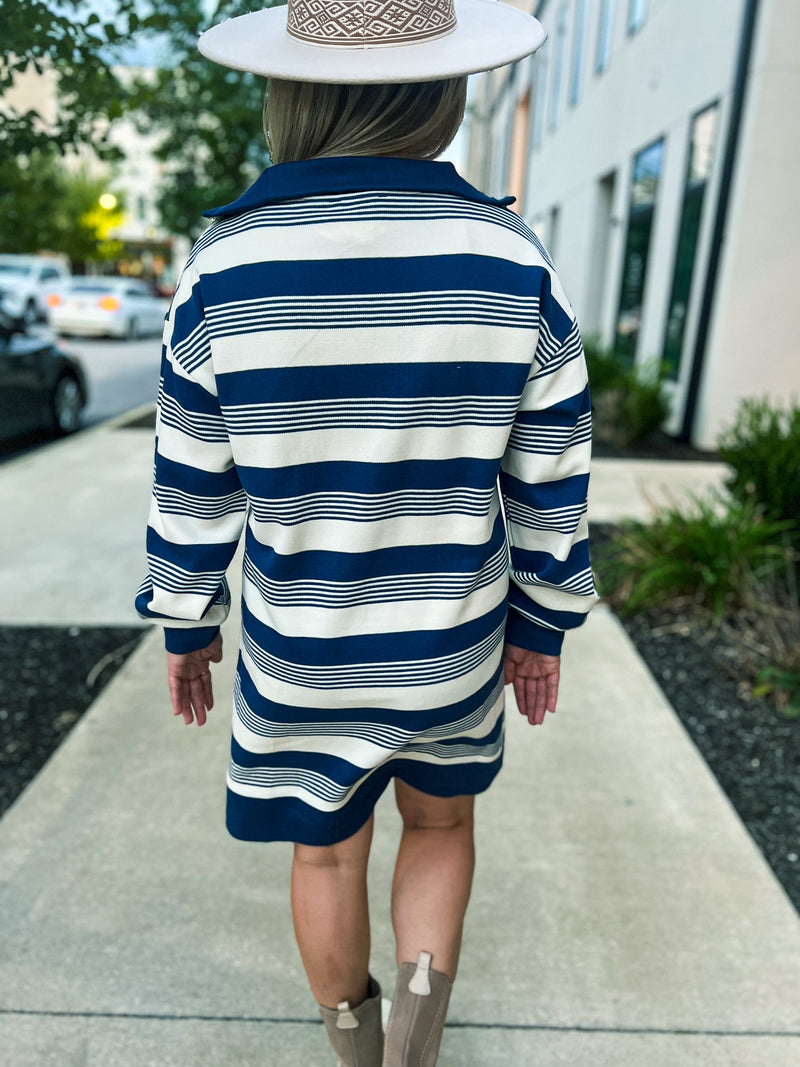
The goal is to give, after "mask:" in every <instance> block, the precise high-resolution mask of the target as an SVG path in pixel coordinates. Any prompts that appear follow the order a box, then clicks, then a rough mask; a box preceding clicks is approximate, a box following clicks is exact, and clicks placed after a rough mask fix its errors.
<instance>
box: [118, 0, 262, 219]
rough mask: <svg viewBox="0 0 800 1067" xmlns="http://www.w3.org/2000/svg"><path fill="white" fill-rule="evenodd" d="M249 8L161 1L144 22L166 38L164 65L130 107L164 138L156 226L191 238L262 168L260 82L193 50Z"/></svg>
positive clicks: (143, 125) (145, 127)
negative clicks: (207, 33) (208, 214)
mask: <svg viewBox="0 0 800 1067" xmlns="http://www.w3.org/2000/svg"><path fill="white" fill-rule="evenodd" d="M204 7H205V8H206V10H204ZM252 8H253V5H252V3H251V2H249V0H220V2H219V3H218V4H217V6H216V8H215V9H214V10H213V11H212V12H211V13H210V14H209V13H208V10H207V6H206V5H204V3H203V2H202V0H159V3H158V6H157V10H156V12H155V13H154V14H153V16H152V18H151V19H150V20H149V22H148V25H150V26H151V27H153V28H157V29H158V30H160V31H162V32H163V33H164V34H165V35H166V38H167V40H168V49H169V51H168V54H169V62H168V64H165V65H163V66H162V67H160V68H158V69H156V70H155V71H151V72H148V75H147V76H142V77H139V78H138V79H137V80H136V82H135V85H134V87H133V90H132V93H131V106H133V107H135V108H136V109H137V115H138V120H137V121H138V126H139V129H140V130H141V132H146V133H153V132H160V133H162V134H163V139H162V141H161V143H160V145H159V147H158V149H157V150H156V155H157V157H158V159H160V160H161V161H162V162H163V163H164V166H165V178H164V184H163V186H162V189H161V192H160V195H159V198H158V206H159V210H160V212H161V219H162V223H163V225H164V226H165V227H166V229H168V230H170V231H171V232H173V233H178V234H183V235H185V236H187V237H189V238H190V239H193V238H195V237H196V236H197V235H198V233H199V232H200V231H201V230H202V228H203V222H202V218H201V216H202V213H203V211H205V210H206V209H207V208H209V207H214V206H216V205H218V204H225V203H228V202H229V201H230V200H234V199H235V198H236V197H237V196H239V195H241V193H242V192H244V190H245V189H246V188H247V186H248V185H249V184H250V183H251V182H252V181H253V180H254V179H255V177H256V176H257V175H258V174H259V172H260V171H261V170H262V169H263V168H264V166H265V165H266V163H267V159H268V156H267V149H266V144H265V141H264V134H263V130H262V120H261V106H262V101H263V95H264V86H265V82H264V79H262V78H258V77H256V76H254V75H252V74H247V73H243V72H240V71H233V70H229V69H227V68H225V67H221V66H219V65H218V64H217V63H212V62H210V61H209V60H207V59H205V58H204V57H203V56H201V55H200V53H199V52H198V51H197V38H198V37H199V35H200V33H201V32H202V31H203V30H205V29H207V28H208V27H209V26H212V25H214V24H215V23H217V22H220V21H221V20H222V19H223V18H230V17H232V16H234V15H240V14H243V13H244V12H246V11H249V10H252Z"/></svg>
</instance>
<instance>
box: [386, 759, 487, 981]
mask: <svg viewBox="0 0 800 1067" xmlns="http://www.w3.org/2000/svg"><path fill="white" fill-rule="evenodd" d="M395 793H396V797H397V807H398V808H399V810H400V814H401V816H402V818H403V836H402V839H401V841H400V849H399V852H398V854H397V865H396V867H395V872H394V884H393V886H392V924H393V926H394V936H395V940H396V942H397V964H398V966H400V965H402V964H403V963H409V962H414V961H416V959H417V956H418V955H419V953H420V952H422V951H425V952H430V953H431V954H432V956H433V967H434V968H435V969H436V970H437V971H441V972H442V973H443V974H446V975H447V977H448V978H449V979H450V980H451V981H453V980H454V979H455V976H456V970H457V968H458V956H459V952H460V949H461V932H462V928H463V925H464V914H465V912H466V910H467V904H468V903H469V894H470V889H471V888H472V872H473V870H474V867H475V845H474V842H473V809H474V801H475V798H474V797H471V796H461V797H449V798H444V797H433V796H429V795H428V794H427V793H421V792H420V791H419V790H417V789H412V787H411V786H409V785H406V784H405V782H401V781H400V780H399V779H395Z"/></svg>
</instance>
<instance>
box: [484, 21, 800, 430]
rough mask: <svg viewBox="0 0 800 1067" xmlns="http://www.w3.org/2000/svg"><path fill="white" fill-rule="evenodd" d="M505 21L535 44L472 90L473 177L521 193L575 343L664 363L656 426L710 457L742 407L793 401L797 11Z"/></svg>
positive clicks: (797, 258)
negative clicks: (569, 311)
mask: <svg viewBox="0 0 800 1067" xmlns="http://www.w3.org/2000/svg"><path fill="white" fill-rule="evenodd" d="M516 6H519V7H525V8H526V9H527V10H530V11H531V12H532V13H533V14H535V15H536V17H537V18H538V19H540V21H541V22H542V23H543V24H544V26H545V29H546V30H547V33H548V40H547V43H546V44H545V46H544V48H543V49H542V50H541V52H539V53H538V54H537V55H536V56H534V57H532V59H530V60H526V61H523V62H520V63H518V64H516V65H514V66H513V67H510V68H505V69H504V70H501V71H496V72H492V73H490V74H486V75H481V76H480V78H478V79H476V80H475V84H474V85H473V86H472V89H471V107H470V125H469V147H468V153H467V160H468V161H467V177H468V178H469V180H470V181H472V182H473V183H474V184H475V185H477V186H478V187H480V188H483V189H485V190H486V191H487V192H490V193H492V194H494V195H502V194H505V193H508V192H511V193H513V194H514V195H516V196H517V198H518V200H517V205H516V208H517V210H519V212H520V213H521V214H522V215H523V217H524V218H525V219H526V221H527V222H528V223H529V224H530V225H531V226H532V228H533V229H534V230H535V231H536V232H537V234H539V236H540V237H541V238H542V239H543V241H544V242H545V244H546V245H547V246H548V248H549V250H550V252H551V254H552V256H553V258H554V260H555V262H556V265H557V267H558V269H559V273H560V275H561V277H562V280H563V282H564V285H565V288H566V291H567V293H568V294H569V295H570V299H571V300H572V302H573V304H574V306H575V309H576V311H577V314H578V320H579V322H580V323H581V327H582V332H583V334H584V336H590V335H595V336H596V337H597V338H598V339H599V341H600V343H601V344H602V345H603V346H604V347H606V348H609V349H613V350H614V351H615V353H617V354H618V356H619V358H620V359H621V360H623V361H628V362H632V363H635V364H636V365H637V366H640V367H642V368H643V369H644V368H645V366H646V365H647V364H648V363H649V362H651V361H654V362H657V361H660V360H663V361H664V362H665V364H666V368H667V376H668V381H669V385H670V390H671V393H672V397H671V400H672V414H671V416H670V419H669V420H668V423H667V424H665V429H666V430H667V431H668V432H669V433H672V434H674V435H678V436H681V437H683V438H685V439H687V440H691V441H692V442H693V443H694V444H695V445H696V446H698V447H700V448H704V449H711V448H713V447H714V446H715V444H716V441H717V437H718V434H719V432H720V430H721V429H722V428H723V427H724V426H725V425H727V424H728V423H729V422H730V421H732V419H733V416H734V412H735V410H736V408H737V406H738V403H739V401H740V400H741V399H742V398H744V397H747V396H765V395H766V396H769V397H770V398H771V399H772V400H773V401H778V402H780V401H786V400H787V399H789V398H790V397H791V396H792V395H794V396H795V397H797V396H798V395H800V357H799V356H798V351H797V344H798V334H799V333H800V301H798V299H797V297H796V294H795V289H796V285H797V279H798V276H800V212H798V211H797V209H796V206H795V204H794V197H795V195H796V189H797V187H798V185H800V122H798V118H797V116H798V113H800V65H799V61H798V41H800V3H798V2H797V0H538V2H528V3H525V0H518V2H517V4H516Z"/></svg>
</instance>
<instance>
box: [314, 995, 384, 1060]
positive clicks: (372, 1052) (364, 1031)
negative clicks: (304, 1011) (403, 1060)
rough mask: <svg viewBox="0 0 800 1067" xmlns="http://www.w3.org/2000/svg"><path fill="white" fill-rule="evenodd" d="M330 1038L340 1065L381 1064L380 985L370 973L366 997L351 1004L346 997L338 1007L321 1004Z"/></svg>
mask: <svg viewBox="0 0 800 1067" xmlns="http://www.w3.org/2000/svg"><path fill="white" fill-rule="evenodd" d="M319 1013H320V1015H321V1016H322V1021H323V1022H324V1023H325V1030H326V1032H327V1034H328V1040H329V1041H330V1043H331V1045H332V1046H333V1051H334V1052H335V1053H336V1055H337V1056H338V1057H339V1067H380V1065H381V1060H382V1056H383V1028H382V1027H381V987H380V986H379V985H378V983H377V982H376V981H375V979H374V978H373V977H372V976H371V975H370V979H369V988H368V991H367V999H366V1000H365V1001H363V1002H362V1003H361V1004H359V1005H358V1007H357V1008H351V1007H350V1005H349V1004H348V1002H347V1001H346V1000H343V1001H342V1002H341V1004H338V1005H337V1006H336V1008H335V1009H332V1008H325V1007H323V1006H322V1005H321V1004H320V1005H319Z"/></svg>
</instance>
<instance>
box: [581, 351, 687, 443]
mask: <svg viewBox="0 0 800 1067" xmlns="http://www.w3.org/2000/svg"><path fill="white" fill-rule="evenodd" d="M583 347H584V352H585V354H586V369H587V372H588V375H589V387H590V389H591V391H592V404H593V408H594V413H595V431H596V436H597V438H598V440H604V441H608V442H609V443H611V444H613V445H616V446H618V447H622V448H624V447H625V446H626V445H631V444H634V443H636V442H638V441H644V440H646V439H647V438H648V437H649V436H650V435H651V434H652V433H654V432H655V431H656V430H657V429H658V428H659V427H660V426H661V423H662V422H663V421H664V419H666V418H667V416H668V415H669V410H670V409H669V403H668V401H667V397H666V394H665V391H664V371H663V367H662V366H661V365H660V364H658V363H656V362H655V361H653V362H651V363H650V364H648V365H645V366H643V367H642V366H639V367H629V366H628V365H627V363H626V362H625V361H624V360H623V359H622V358H621V357H620V356H619V355H618V354H616V353H614V352H609V351H606V350H604V349H602V348H601V347H600V345H599V343H598V342H597V340H596V339H595V338H591V339H589V340H588V341H584V346H583Z"/></svg>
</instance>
